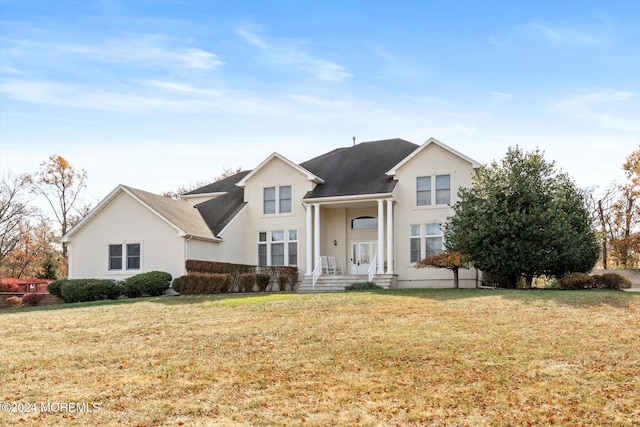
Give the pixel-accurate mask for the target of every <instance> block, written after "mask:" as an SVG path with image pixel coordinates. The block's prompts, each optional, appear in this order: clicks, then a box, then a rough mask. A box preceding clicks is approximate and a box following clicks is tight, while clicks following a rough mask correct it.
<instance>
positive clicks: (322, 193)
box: [141, 139, 418, 235]
mask: <svg viewBox="0 0 640 427" xmlns="http://www.w3.org/2000/svg"><path fill="white" fill-rule="evenodd" d="M417 148H418V146H417V145H416V144H413V143H411V142H408V141H405V140H402V139H387V140H382V141H372V142H363V143H361V144H357V145H355V146H352V147H344V148H337V149H335V150H332V151H330V152H328V153H326V154H323V155H321V156H318V157H315V158H313V159H311V160H308V161H306V162H304V163H301V164H300V166H302V167H303V168H305V169H307V170H308V171H309V172H311V173H313V174H314V175H316V176H318V177H320V178H322V179H323V180H324V183H323V184H318V185H316V187H315V189H314V190H313V191H310V192H309V193H307V194H306V196H305V198H321V197H338V196H355V195H361V194H385V193H390V192H392V191H393V189H394V187H395V185H396V181H394V180H393V178H391V177H389V176H387V175H386V172H387V171H389V170H390V169H391V168H393V167H394V166H395V165H397V164H398V163H399V162H400V161H402V160H403V159H404V158H405V157H407V156H408V155H409V154H411V153H412V152H413V151H415V150H416V149H417ZM250 172H251V171H242V172H239V173H237V174H235V175H233V176H230V177H228V178H225V179H223V180H221V181H217V182H214V183H212V184H209V185H206V186H204V187H201V188H198V189H196V190H193V191H190V192H189V193H187V195H197V194H208V193H220V192H225V193H227V194H224V195H222V196H219V197H216V198H215V199H211V200H208V201H206V202H203V203H200V204H198V205H197V206H196V209H193V212H197V213H199V214H200V215H198V216H200V218H201V219H202V221H203V223H204V224H205V226H206V227H208V228H207V229H208V230H209V232H210V233H213V234H215V235H218V233H220V231H221V230H222V229H223V228H224V227H225V226H226V225H227V224H228V223H229V221H231V220H232V219H233V218H234V217H235V216H236V215H237V214H238V212H240V210H241V209H242V208H243V207H244V205H245V204H246V203H245V202H244V189H242V188H240V187H238V186H237V185H236V184H237V183H238V182H240V180H242V179H243V178H244V177H245V176H247V175H248V174H249V173H250ZM156 197H160V196H156ZM141 198H142V197H141ZM164 199H165V200H170V199H166V198H164ZM172 202H175V201H172ZM160 204H161V205H162V203H160ZM165 205H167V208H166V211H168V212H171V211H172V209H177V208H175V207H174V206H173V204H171V205H168V204H167V203H165ZM163 206H164V205H163ZM158 210H159V209H158ZM159 211H160V210H159ZM190 215H191V214H190ZM174 216H175V215H174ZM172 221H173V220H172ZM199 226H202V224H199Z"/></svg>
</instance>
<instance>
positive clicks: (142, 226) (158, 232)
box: [69, 192, 185, 280]
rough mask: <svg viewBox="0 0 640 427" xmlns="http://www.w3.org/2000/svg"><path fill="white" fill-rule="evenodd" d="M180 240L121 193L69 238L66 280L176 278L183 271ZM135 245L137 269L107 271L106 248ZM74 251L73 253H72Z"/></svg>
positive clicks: (151, 213) (145, 209)
mask: <svg viewBox="0 0 640 427" xmlns="http://www.w3.org/2000/svg"><path fill="white" fill-rule="evenodd" d="M184 240H185V239H184V238H183V237H180V236H179V235H178V230H177V229H176V228H174V227H172V226H171V225H169V224H167V223H166V222H165V221H163V220H162V219H161V218H159V217H158V216H157V215H155V214H154V213H153V212H151V211H150V210H149V209H147V208H146V207H144V206H143V205H141V204H140V203H139V202H137V201H136V200H134V199H133V198H132V197H131V196H129V195H128V194H126V193H124V192H122V193H120V194H118V195H117V196H115V198H114V200H112V202H111V203H109V205H108V206H106V207H105V208H104V211H102V212H101V213H100V214H99V215H96V216H95V217H94V218H93V219H92V220H91V221H90V222H89V223H88V224H86V225H85V226H84V227H83V228H82V229H80V230H79V231H78V232H77V233H76V234H75V235H73V237H72V241H71V243H70V245H69V251H70V255H69V278H72V279H78V278H107V279H116V280H122V279H125V278H127V277H129V276H133V275H135V274H138V273H143V272H148V271H153V270H160V271H166V272H168V273H170V274H171V275H172V276H174V277H176V276H179V275H181V274H183V271H184V251H185V246H184ZM127 243H133V244H135V243H139V244H140V249H141V255H140V269H139V270H127V269H126V246H125V247H124V249H123V252H124V253H123V257H124V259H123V270H118V271H110V270H109V268H108V267H109V263H108V261H109V245H112V244H123V245H126V244H127ZM76 248H77V249H76Z"/></svg>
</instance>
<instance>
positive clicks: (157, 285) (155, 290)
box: [123, 271, 171, 298]
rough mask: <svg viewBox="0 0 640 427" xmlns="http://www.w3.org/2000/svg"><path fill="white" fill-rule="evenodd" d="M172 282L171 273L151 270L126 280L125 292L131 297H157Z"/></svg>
mask: <svg viewBox="0 0 640 427" xmlns="http://www.w3.org/2000/svg"><path fill="white" fill-rule="evenodd" d="M170 282H171V274H169V273H165V272H163V271H150V272H148V273H140V274H136V275H135V276H131V277H129V278H127V279H126V280H125V281H124V289H123V291H124V294H125V295H126V296H127V297H129V298H136V297H141V296H143V295H148V296H152V297H157V296H160V295H162V294H164V293H165V292H166V290H167V289H168V288H169V283H170Z"/></svg>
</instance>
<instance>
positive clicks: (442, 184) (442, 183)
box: [416, 175, 451, 206]
mask: <svg viewBox="0 0 640 427" xmlns="http://www.w3.org/2000/svg"><path fill="white" fill-rule="evenodd" d="M432 178H434V177H431V176H419V177H418V178H417V179H416V205H417V206H431V205H434V204H435V205H450V204H451V175H436V176H435V179H432ZM434 187H435V188H434ZM434 195H435V200H434Z"/></svg>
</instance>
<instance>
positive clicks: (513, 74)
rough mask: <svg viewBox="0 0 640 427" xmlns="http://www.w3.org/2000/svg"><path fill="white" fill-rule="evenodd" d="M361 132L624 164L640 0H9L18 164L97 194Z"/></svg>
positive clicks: (481, 155) (12, 139)
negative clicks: (58, 165)
mask: <svg viewBox="0 0 640 427" xmlns="http://www.w3.org/2000/svg"><path fill="white" fill-rule="evenodd" d="M354 136H355V137H356V138H357V141H358V142H364V141H372V140H379V139H387V138H396V137H398V138H403V139H407V140H409V141H412V142H414V143H416V144H421V143H423V142H424V141H426V140H427V139H428V138H429V137H435V138H437V139H439V140H440V141H442V142H444V143H445V144H448V145H450V146H451V147H453V148H455V149H457V150H458V151H461V152H462V153H464V154H466V155H468V156H470V157H472V158H474V159H476V160H478V161H480V162H482V163H488V162H491V161H492V160H494V159H499V158H502V156H503V155H504V154H505V152H506V150H507V148H508V147H510V146H515V145H519V146H520V147H522V148H524V149H526V150H533V149H535V148H539V149H540V150H542V151H544V152H545V156H546V158H547V159H548V160H553V161H555V162H556V165H557V166H558V167H559V168H561V169H562V170H563V171H565V172H567V173H569V174H570V175H571V176H572V177H573V178H574V179H575V180H576V182H577V183H578V184H579V185H580V186H597V185H600V186H604V185H607V184H609V183H610V182H611V181H613V180H614V179H622V177H623V175H622V172H621V164H622V163H623V161H624V159H625V157H626V156H627V155H628V154H630V153H631V152H632V151H633V150H634V149H636V148H638V144H639V143H640V2H638V1H623V0H611V1H596V2H590V1H533V2H530V1H506V0H505V1H426V0H425V1H402V0H400V1H381V0H379V1H230V0H229V1H180V0H175V1H171V0H167V1H158V0H154V1H133V0H129V1H107V0H105V1H89V0H84V1H65V0H60V1H30V0H0V168H1V169H2V171H1V172H2V174H6V173H8V172H11V173H13V174H17V173H23V172H33V171H35V170H36V169H37V168H38V164H39V163H40V162H41V161H43V160H44V159H46V158H47V157H48V156H49V155H50V154H54V153H56V154H60V155H62V156H64V157H65V158H67V160H69V161H70V162H71V163H72V164H73V165H75V166H77V167H80V168H84V169H86V170H87V172H88V174H89V182H88V184H89V186H88V188H87V189H86V190H85V197H86V202H88V203H92V204H95V203H96V202H97V201H98V200H99V199H101V198H102V197H104V196H105V195H106V194H107V193H108V192H109V191H111V190H112V189H113V188H114V187H115V186H116V185H118V184H120V183H122V184H126V185H130V186H133V187H137V188H141V189H145V190H148V191H152V192H163V191H167V190H174V189H176V188H177V187H179V186H182V185H187V186H188V185H192V184H195V183H196V182H199V181H208V180H211V179H212V178H213V177H215V176H217V175H218V174H219V173H220V172H221V171H222V169H223V168H224V167H233V168H236V167H238V166H241V167H242V168H244V169H250V168H253V167H255V166H256V165H258V164H259V163H260V162H261V161H262V160H263V159H264V158H266V157H267V156H268V155H269V154H271V153H272V152H274V151H277V152H279V153H280V154H282V155H284V156H285V157H287V158H289V159H290V160H292V161H295V162H302V161H304V160H308V159H310V158H312V157H314V156H316V155H319V154H321V153H324V152H326V151H328V150H331V149H333V148H336V147H340V146H348V145H351V144H352V137H354ZM363 167H366V165H363Z"/></svg>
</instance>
